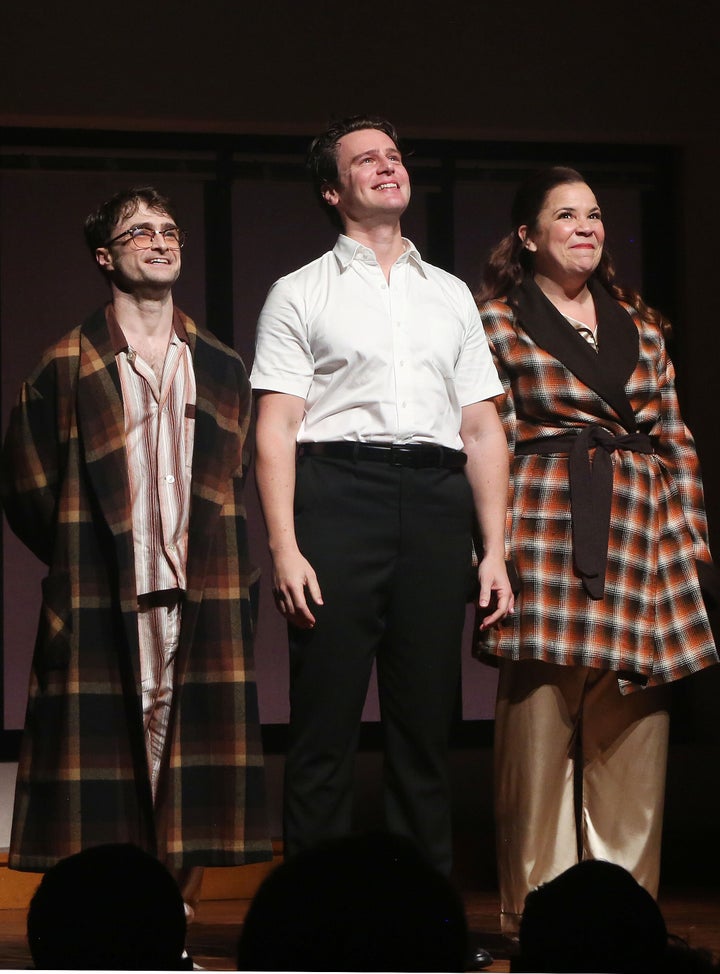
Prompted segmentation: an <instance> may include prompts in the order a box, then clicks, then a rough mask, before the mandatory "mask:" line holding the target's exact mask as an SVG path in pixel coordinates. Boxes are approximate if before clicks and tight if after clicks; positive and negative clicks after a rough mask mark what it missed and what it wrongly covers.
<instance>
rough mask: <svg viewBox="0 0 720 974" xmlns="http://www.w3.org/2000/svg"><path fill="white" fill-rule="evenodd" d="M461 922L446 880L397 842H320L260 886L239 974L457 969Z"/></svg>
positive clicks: (380, 836)
mask: <svg viewBox="0 0 720 974" xmlns="http://www.w3.org/2000/svg"><path fill="white" fill-rule="evenodd" d="M467 949H468V942H467V920H466V917H465V908H464V906H463V903H462V900H461V898H460V896H459V894H458V892H457V890H456V889H455V888H454V887H453V885H452V884H451V882H450V880H449V879H448V878H447V877H446V876H444V875H443V874H441V873H440V872H438V871H437V870H436V869H435V867H434V866H432V865H431V864H430V863H429V862H428V861H427V859H426V858H425V856H424V855H423V854H422V853H421V852H420V850H419V849H418V848H417V847H416V846H415V844H414V843H413V842H412V841H411V840H410V839H408V838H407V837H405V836H400V835H392V834H391V833H387V832H370V833H367V834H361V835H346V836H341V837H339V838H335V839H327V840H325V841H324V842H321V843H318V844H317V845H316V846H312V847H310V848H307V849H305V850H303V851H301V852H299V853H297V854H296V855H294V856H289V857H288V858H287V859H286V860H285V861H284V862H283V863H282V864H281V865H279V866H277V867H276V868H275V869H274V870H273V871H272V872H271V873H270V874H269V875H268V876H267V877H266V878H265V879H264V880H263V882H262V884H261V886H260V888H259V889H258V890H257V892H256V894H255V896H254V898H253V901H252V903H251V905H250V909H249V910H248V913H247V915H246V917H245V922H244V924H243V929H242V933H241V935H240V939H239V942H238V950H237V969H238V970H240V971H290V970H301V971H463V970H465V969H466V964H467Z"/></svg>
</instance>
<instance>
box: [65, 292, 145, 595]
mask: <svg viewBox="0 0 720 974" xmlns="http://www.w3.org/2000/svg"><path fill="white" fill-rule="evenodd" d="M77 413H78V431H79V436H80V439H81V441H82V449H83V454H84V458H85V463H86V465H87V472H88V477H89V480H90V483H91V485H92V488H93V494H94V496H95V499H96V500H97V503H98V505H99V507H100V510H101V511H102V513H103V515H104V517H105V520H106V521H107V524H108V527H109V528H110V530H111V532H112V533H113V535H114V536H115V537H116V538H118V537H120V536H122V535H125V534H128V535H130V536H131V535H132V523H131V517H130V485H129V482H128V472H127V459H126V455H125V422H124V415H123V405H122V395H121V391H120V376H119V374H118V370H117V365H116V363H115V351H114V349H113V347H112V342H111V341H110V335H109V332H108V328H107V323H106V319H105V312H104V310H102V309H101V310H100V311H97V312H95V314H94V315H92V316H91V317H90V318H88V320H87V321H86V322H85V324H84V325H83V328H82V337H81V341H80V370H79V378H78V392H77ZM133 588H134V584H133Z"/></svg>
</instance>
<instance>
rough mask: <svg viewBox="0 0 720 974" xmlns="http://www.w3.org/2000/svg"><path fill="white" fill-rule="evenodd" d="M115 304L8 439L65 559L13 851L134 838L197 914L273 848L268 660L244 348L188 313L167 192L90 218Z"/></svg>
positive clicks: (13, 472) (24, 500) (65, 849)
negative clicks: (250, 482)
mask: <svg viewBox="0 0 720 974" xmlns="http://www.w3.org/2000/svg"><path fill="white" fill-rule="evenodd" d="M85 236H86V240H87V243H88V246H89V248H90V252H91V254H92V255H93V259H94V260H95V261H96V262H97V264H98V266H99V268H100V270H101V271H102V273H103V274H104V275H105V277H106V279H107V282H108V285H109V288H110V301H109V303H108V304H107V305H106V306H105V307H104V308H101V309H100V310H98V311H96V312H95V313H94V314H93V315H91V316H90V317H89V318H88V319H87V321H85V323H84V324H83V325H81V326H80V327H78V328H75V329H74V330H73V331H71V332H70V333H69V334H67V335H66V336H65V337H64V338H62V339H61V340H60V341H59V342H58V343H57V344H56V345H54V346H53V347H52V348H50V349H49V350H48V351H47V352H46V353H45V355H44V356H43V358H42V360H41V362H40V364H39V365H38V367H37V368H36V370H35V371H34V372H33V373H32V375H31V376H30V377H29V378H28V379H27V381H26V382H25V383H24V384H23V387H22V390H21V393H20V397H19V400H18V403H17V405H16V407H15V408H14V410H13V412H12V415H11V418H10V425H9V429H8V432H7V437H6V440H5V445H4V451H3V464H2V492H3V500H4V503H5V509H6V513H7V516H8V520H9V522H10V525H11V527H12V528H13V530H14V531H15V532H16V533H17V535H18V536H19V537H20V538H21V540H22V541H23V542H24V543H25V544H26V545H27V546H28V547H29V548H30V549H31V550H32V551H33V552H34V553H35V554H36V555H37V556H38V557H39V558H40V559H41V560H42V561H44V562H45V563H46V564H47V566H48V575H47V577H46V578H45V580H44V582H43V599H42V610H41V619H40V627H39V632H38V637H37V642H36V646H35V654H34V659H33V668H32V676H31V684H30V694H29V702H28V709H27V717H26V724H25V733H24V739H23V746H22V753H21V758H20V766H19V770H18V778H17V788H16V798H15V811H14V819H13V828H12V838H11V844H10V852H9V865H10V866H11V868H15V869H26V870H33V871H43V870H45V869H47V868H49V867H50V866H51V865H53V864H54V863H55V862H56V861H57V860H58V859H61V858H64V857H66V856H68V855H70V854H73V853H76V852H78V851H80V850H81V849H83V848H87V847H89V846H95V845H100V844H104V843H108V842H132V843H135V844H136V845H138V846H140V847H141V848H143V849H145V850H147V851H149V852H151V853H153V854H154V855H156V856H157V857H158V858H159V859H161V860H162V861H163V862H164V863H165V864H166V865H167V866H168V867H169V868H170V869H171V870H172V871H173V872H174V874H175V875H176V877H177V879H178V881H179V883H180V886H181V889H182V892H183V897H184V900H185V903H186V912H187V913H188V915H192V910H193V907H194V904H195V903H196V901H197V898H198V896H199V890H200V881H201V877H202V867H204V866H209V865H212V866H229V865H237V864H244V863H250V862H257V861H260V860H266V859H269V858H271V848H270V844H269V841H268V837H267V832H266V823H265V814H264V782H263V768H262V755H261V747H260V735H259V722H258V709H257V694H256V686H255V678H254V671H253V661H252V633H253V628H254V618H253V616H254V612H253V606H252V605H251V600H252V599H253V598H254V583H255V580H256V571H255V569H254V568H253V566H252V565H251V563H250V560H249V557H248V546H247V533H246V523H245V512H244V506H243V482H244V475H245V472H246V466H247V460H248V457H247V449H246V447H247V442H246V436H247V432H248V425H249V420H250V406H251V396H250V386H249V382H248V379H247V375H246V373H245V369H244V367H243V364H242V362H241V360H240V358H239V357H238V355H237V354H236V353H235V352H234V351H232V350H231V349H229V348H227V347H226V346H225V345H223V344H222V343H221V342H219V341H218V340H217V339H216V338H215V337H214V336H213V335H212V334H211V333H210V332H208V331H206V330H204V329H202V328H199V327H198V326H196V325H195V323H194V322H193V321H192V320H191V319H190V318H188V317H187V315H185V314H184V313H183V312H182V311H180V310H179V309H178V308H177V307H176V306H175V305H174V303H173V296H172V287H173V284H174V283H175V281H176V280H177V279H178V275H179V274H180V268H181V254H182V246H183V243H184V241H185V233H184V232H183V231H182V230H181V229H180V228H179V227H178V225H177V222H176V219H175V216H174V211H173V207H172V204H171V203H170V201H169V200H168V199H167V198H166V197H164V196H162V195H161V194H160V193H158V192H157V191H156V190H155V189H153V188H151V187H142V188H135V189H130V190H127V191H125V192H122V193H119V194H117V195H116V196H114V197H113V198H112V199H110V200H108V201H107V202H106V203H104V204H103V205H102V206H100V207H99V208H98V209H97V210H96V211H95V212H93V213H92V214H91V215H90V216H89V217H88V218H87V220H86V222H85Z"/></svg>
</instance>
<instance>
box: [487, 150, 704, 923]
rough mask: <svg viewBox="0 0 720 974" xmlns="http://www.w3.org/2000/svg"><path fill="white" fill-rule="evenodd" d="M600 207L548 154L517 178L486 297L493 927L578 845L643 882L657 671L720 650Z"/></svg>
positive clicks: (659, 749)
mask: <svg viewBox="0 0 720 974" xmlns="http://www.w3.org/2000/svg"><path fill="white" fill-rule="evenodd" d="M604 236H605V234H604V229H603V224H602V218H601V214H600V209H599V207H598V205H597V202H596V200H595V197H594V195H593V193H592V190H591V189H590V187H589V186H587V184H586V183H585V181H584V179H583V177H582V176H581V175H580V174H579V173H577V172H575V171H574V170H571V169H564V168H560V167H553V168H551V169H549V170H544V171H542V172H540V173H538V174H536V175H535V176H534V177H532V178H531V179H529V180H528V181H527V182H526V183H525V184H524V185H523V186H522V187H521V188H520V190H519V191H518V194H517V196H516V199H515V203H514V207H513V230H512V232H511V233H510V234H508V236H507V237H506V238H505V239H504V240H503V241H501V243H500V244H499V245H498V246H497V247H496V249H495V250H494V252H493V254H492V255H491V258H490V262H489V264H488V267H487V268H486V270H485V275H484V284H483V288H482V291H481V293H480V295H479V296H478V304H479V306H480V313H481V316H482V319H483V324H484V326H485V330H486V332H487V336H488V339H489V341H490V344H491V346H492V348H493V353H494V356H495V363H496V365H497V368H498V372H499V374H500V378H501V379H502V381H503V385H504V388H505V395H504V397H503V398H502V401H501V402H500V404H499V408H500V410H501V415H502V418H503V422H504V425H505V429H506V433H507V437H508V444H509V448H510V451H511V454H512V477H511V501H510V505H509V510H508V521H507V537H508V544H509V547H510V551H511V553H512V557H513V560H514V562H515V565H516V568H517V570H518V574H519V577H520V584H521V593H520V599H519V604H518V607H517V609H516V614H515V616H514V617H509V618H508V620H507V622H506V626H505V628H503V629H501V630H499V631H494V632H491V633H489V634H487V635H485V634H483V636H482V638H483V640H484V641H483V643H482V645H481V646H480V650H481V652H482V653H483V654H485V655H486V656H491V657H495V658H499V666H500V680H499V687H498V700H497V711H496V722H495V742H496V745H495V746H496V769H495V770H496V784H495V788H496V798H495V802H496V819H497V828H498V869H499V878H500V889H501V909H502V924H503V930H504V931H505V932H506V933H508V934H513V933H514V932H515V931H516V930H517V923H518V920H519V916H520V914H521V912H522V908H523V904H524V901H525V896H526V894H527V893H528V892H529V891H530V890H531V889H533V888H534V887H535V886H537V885H538V884H540V883H542V882H547V881H548V880H550V879H552V878H553V877H554V876H556V875H558V874H559V873H561V872H563V871H564V870H565V869H566V868H568V867H569V866H571V865H573V863H575V862H576V861H577V860H578V857H580V858H583V859H584V858H594V859H607V860H609V861H611V862H615V863H618V864H620V865H622V866H624V867H625V868H627V869H628V870H629V871H630V872H632V873H633V875H634V876H635V878H636V879H637V880H638V881H639V882H640V883H641V884H642V885H643V886H644V887H646V888H647V889H648V890H649V891H650V892H651V893H652V894H653V895H656V894H657V887H658V879H659V870H660V838H661V828H662V811H663V801H664V785H665V766H666V759H667V743H668V726H669V717H668V711H667V684H669V683H671V682H672V681H674V680H678V679H680V678H682V677H684V676H687V675H688V674H690V673H694V672H697V671H698V670H701V669H703V668H704V667H707V666H710V665H712V664H713V663H716V662H717V661H718V657H717V653H716V649H715V645H714V642H713V637H712V633H711V631H710V626H709V623H708V619H707V614H706V611H705V607H704V604H703V598H702V595H701V591H700V581H699V579H700V578H704V576H705V575H706V574H707V575H709V576H710V577H712V565H711V557H710V551H709V548H708V540H707V526H706V521H705V514H704V509H703V495H702V483H701V480H700V471H699V466H698V461H697V455H696V452H695V446H694V443H693V440H692V437H691V435H690V433H689V431H688V429H687V428H686V426H685V425H684V423H683V421H682V418H681V416H680V412H679V408H678V402H677V397H676V393H675V385H674V371H673V366H672V363H671V362H670V360H669V358H668V356H667V352H666V348H665V338H664V326H665V324H666V323H665V322H663V320H662V318H661V316H660V315H659V314H658V313H657V312H654V311H652V310H651V309H649V308H648V307H647V306H646V305H645V304H644V303H643V301H642V300H641V299H640V298H639V296H638V295H636V294H630V293H629V292H626V291H623V290H621V289H620V288H618V287H617V286H616V285H615V284H614V283H613V268H612V264H611V261H610V258H609V256H608V254H607V253H606V252H605V251H604V250H603V243H604Z"/></svg>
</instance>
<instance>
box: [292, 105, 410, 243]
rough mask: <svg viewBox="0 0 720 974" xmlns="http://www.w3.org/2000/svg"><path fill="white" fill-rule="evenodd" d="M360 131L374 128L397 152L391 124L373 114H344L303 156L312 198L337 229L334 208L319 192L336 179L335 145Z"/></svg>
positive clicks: (398, 147)
mask: <svg viewBox="0 0 720 974" xmlns="http://www.w3.org/2000/svg"><path fill="white" fill-rule="evenodd" d="M364 129H377V130H378V131H379V132H384V133H385V135H387V136H388V137H389V138H390V139H392V141H393V142H394V143H395V147H396V148H397V149H400V148H401V147H400V139H399V137H398V134H397V130H396V128H395V126H394V125H393V124H392V122H388V120H387V119H385V118H380V117H379V116H377V115H348V116H346V117H345V118H339V119H335V120H333V121H332V122H331V123H330V125H329V126H328V128H327V129H326V130H325V131H324V132H322V133H321V134H320V135H318V136H317V138H315V139H313V141H312V142H311V143H310V147H309V149H308V153H307V169H308V172H309V173H310V178H311V179H312V185H313V192H314V194H315V198H316V199H317V201H318V202H319V203H320V205H321V206H322V208H323V210H324V211H325V212H326V213H327V215H328V217H329V218H330V220H331V222H332V223H333V224H334V225H335V226H341V225H342V224H341V220H340V217H339V216H338V212H337V210H336V208H335V207H334V206H329V205H328V203H327V202H326V200H325V198H324V196H323V194H322V191H323V187H324V186H327V185H328V183H329V184H330V185H331V186H332V185H334V184H335V183H337V180H338V175H339V174H338V167H337V157H338V143H339V142H340V139H342V138H343V137H344V136H345V135H349V134H350V133H351V132H360V131H363V130H364Z"/></svg>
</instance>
